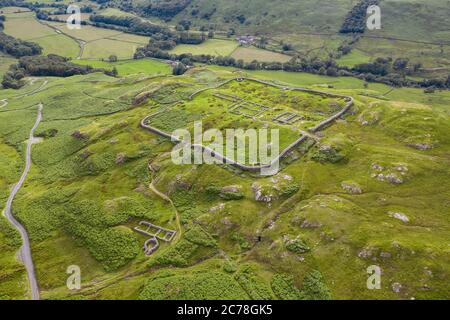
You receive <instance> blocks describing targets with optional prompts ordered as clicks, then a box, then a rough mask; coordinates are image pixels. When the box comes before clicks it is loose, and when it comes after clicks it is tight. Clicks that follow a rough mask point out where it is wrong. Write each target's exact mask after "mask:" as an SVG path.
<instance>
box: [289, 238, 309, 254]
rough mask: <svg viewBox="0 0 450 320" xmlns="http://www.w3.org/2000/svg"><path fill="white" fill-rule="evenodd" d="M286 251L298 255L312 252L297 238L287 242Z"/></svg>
mask: <svg viewBox="0 0 450 320" xmlns="http://www.w3.org/2000/svg"><path fill="white" fill-rule="evenodd" d="M286 249H287V250H288V251H290V252H293V253H297V254H301V253H306V252H308V251H310V248H309V247H308V246H307V245H306V243H305V242H303V240H301V239H300V238H296V239H294V240H289V241H287V242H286Z"/></svg>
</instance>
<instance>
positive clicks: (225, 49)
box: [170, 39, 238, 56]
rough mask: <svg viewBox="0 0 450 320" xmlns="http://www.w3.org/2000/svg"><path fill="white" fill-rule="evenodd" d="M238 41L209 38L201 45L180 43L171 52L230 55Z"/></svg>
mask: <svg viewBox="0 0 450 320" xmlns="http://www.w3.org/2000/svg"><path fill="white" fill-rule="evenodd" d="M237 47H238V43H237V42H235V41H231V40H220V39H209V40H207V41H205V42H203V43H202V44H199V45H191V44H180V45H178V46H176V47H175V49H172V50H171V51H170V53H174V54H182V53H191V54H193V55H201V54H209V55H212V56H229V55H230V54H231V53H232V52H233V51H234V50H235V49H236V48H237Z"/></svg>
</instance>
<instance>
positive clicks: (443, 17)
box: [132, 0, 450, 42]
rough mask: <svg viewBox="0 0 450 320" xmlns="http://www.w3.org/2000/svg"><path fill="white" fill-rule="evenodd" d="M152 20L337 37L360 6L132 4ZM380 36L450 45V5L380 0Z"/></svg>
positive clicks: (311, 0)
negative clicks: (151, 17) (348, 16)
mask: <svg viewBox="0 0 450 320" xmlns="http://www.w3.org/2000/svg"><path fill="white" fill-rule="evenodd" d="M132 2H133V4H134V6H136V7H139V9H140V10H141V12H145V13H146V14H148V15H153V16H158V17H161V18H163V19H166V20H171V22H172V23H173V22H179V21H182V20H189V21H191V23H192V26H194V27H202V26H204V27H209V26H212V27H215V28H216V29H218V30H228V29H230V28H234V29H236V30H237V31H241V32H251V33H270V34H282V33H288V34H292V33H295V32H330V33H337V32H338V31H339V29H340V27H341V26H342V24H343V22H344V20H345V17H346V16H347V14H348V13H349V11H350V10H351V9H352V8H353V7H354V6H355V5H356V4H357V3H358V2H359V0H240V1H230V0H133V1H132ZM380 7H381V13H382V30H379V31H374V32H372V33H376V34H377V35H383V36H395V37H400V38H408V39H422V40H425V39H426V40H436V41H439V40H442V41H444V40H447V41H449V42H450V19H448V17H449V16H450V1H448V0H380Z"/></svg>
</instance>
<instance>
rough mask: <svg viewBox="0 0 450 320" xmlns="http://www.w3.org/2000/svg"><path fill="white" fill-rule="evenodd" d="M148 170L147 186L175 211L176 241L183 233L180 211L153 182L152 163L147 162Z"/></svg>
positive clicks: (153, 171)
mask: <svg viewBox="0 0 450 320" xmlns="http://www.w3.org/2000/svg"><path fill="white" fill-rule="evenodd" d="M148 170H149V171H150V173H151V176H152V181H151V182H150V185H149V186H148V187H149V189H150V190H151V191H152V192H153V193H154V194H156V195H157V196H158V197H160V198H161V199H163V200H164V201H166V202H169V203H170V205H171V206H172V208H173V210H174V211H175V223H176V225H177V234H176V235H175V239H173V242H174V243H176V242H178V240H179V239H181V236H182V234H183V228H182V227H181V219H180V213H179V212H178V210H177V207H176V206H175V205H174V203H173V201H172V199H170V198H169V197H168V196H167V195H166V194H164V193H162V192H161V191H159V190H158V189H157V188H156V187H155V185H154V184H153V182H154V180H155V179H154V176H155V170H153V167H152V165H151V164H150V163H149V164H148Z"/></svg>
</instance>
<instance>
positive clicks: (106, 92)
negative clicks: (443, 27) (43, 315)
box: [0, 61, 450, 299]
mask: <svg viewBox="0 0 450 320" xmlns="http://www.w3.org/2000/svg"><path fill="white" fill-rule="evenodd" d="M128 63H129V64H130V66H129V67H128V68H127V66H126V64H127V63H125V62H120V64H117V65H116V66H117V68H123V70H124V71H123V73H122V74H123V75H125V74H130V73H133V72H132V70H133V68H134V67H133V64H134V63H135V62H134V61H130V62H128ZM143 70H144V69H143ZM151 70H154V69H153V67H152V68H149V69H148V71H144V72H145V73H148V74H149V77H145V76H143V75H142V74H140V75H135V76H134V75H128V76H124V77H122V78H119V79H114V78H111V77H106V76H104V75H101V74H91V75H86V76H75V77H71V78H67V79H51V78H50V79H48V80H49V81H50V82H49V84H48V85H47V86H46V87H45V88H44V90H42V91H39V92H35V93H34V94H33V95H31V96H21V93H25V92H33V88H34V87H35V86H36V87H39V82H41V81H38V82H36V83H33V84H32V85H31V84H30V85H28V86H26V87H24V88H23V89H21V90H20V91H13V90H2V91H1V94H2V97H5V98H7V99H8V101H9V103H8V105H7V106H5V107H4V108H2V110H0V119H1V120H2V121H0V123H1V125H0V135H1V136H2V139H3V140H2V144H1V146H2V147H1V148H3V149H4V150H5V154H6V156H5V157H6V158H5V160H2V162H4V163H5V165H6V164H8V165H9V166H10V167H11V166H13V168H18V169H16V171H17V170H20V168H21V166H22V161H23V160H22V158H21V156H20V155H21V154H22V150H23V141H24V140H25V139H26V136H27V132H28V130H29V128H30V126H31V125H32V122H33V120H34V117H35V113H36V108H35V106H36V104H37V103H38V102H39V101H42V103H43V104H44V121H43V122H42V124H41V125H40V126H39V128H38V131H37V134H39V135H41V136H42V137H44V139H43V141H42V142H40V143H39V144H37V145H35V146H34V147H33V155H32V157H33V167H32V170H31V172H30V176H29V178H28V179H27V183H26V185H25V186H24V188H23V189H22V190H21V191H20V193H19V194H18V198H17V201H16V202H15V205H14V206H15V207H14V210H15V213H16V215H17V216H18V217H19V219H20V220H21V221H23V223H24V224H25V225H26V226H27V229H28V232H29V234H30V238H31V242H32V250H33V256H34V259H35V266H36V271H37V275H38V281H39V284H40V287H41V293H42V296H43V298H90V299H92V298H96V299H102V298H113V299H117V298H126V299H167V298H172V299H183V298H189V299H205V298H206V299H212V298H233V299H234V298H239V299H248V298H256V299H261V298H268V299H274V298H279V299H315V298H316V299H317V298H330V297H332V298H335V299H344V298H359V299H373V298H389V299H410V298H412V297H414V298H416V299H424V298H434V299H444V298H448V292H447V291H446V288H445V284H446V283H448V280H449V275H450V261H449V260H448V255H447V250H448V248H447V245H446V241H447V239H448V237H449V233H448V228H446V226H447V225H448V224H449V220H448V216H447V215H446V214H445V213H446V212H448V201H447V199H448V197H449V196H450V194H449V193H448V190H450V186H449V185H448V179H447V177H448V175H449V174H450V172H449V169H448V168H449V164H450V159H449V158H448V154H449V150H450V140H449V138H448V137H449V136H450V135H449V132H448V125H447V124H448V121H449V118H450V113H449V112H448V108H447V107H446V106H448V104H449V103H450V95H449V94H448V92H436V93H434V94H429V95H425V94H423V92H422V91H420V90H417V89H396V90H394V91H392V90H390V88H388V87H386V86H383V85H377V84H373V85H372V84H370V85H369V86H368V87H364V85H363V82H362V81H360V80H357V79H352V78H328V77H321V76H313V75H308V74H299V73H283V72H270V71H255V72H249V73H248V75H249V76H253V77H258V78H261V79H267V80H269V81H274V82H276V83H283V84H286V85H291V86H303V87H310V88H315V89H320V90H329V91H332V92H338V93H342V94H348V95H352V96H353V97H355V99H356V107H355V108H354V109H353V111H352V114H351V115H349V116H347V117H346V118H345V119H344V120H340V121H338V123H336V125H334V126H332V127H330V128H328V129H326V130H324V131H323V132H322V133H321V139H320V142H319V144H318V145H316V146H310V147H306V148H305V146H301V147H300V148H299V149H298V150H296V151H295V152H294V154H293V155H292V156H291V157H289V159H287V162H286V163H284V164H283V171H281V172H280V173H279V174H278V175H276V176H274V177H272V178H258V177H255V176H253V175H251V174H248V173H246V172H240V171H236V170H235V169H233V168H228V167H226V166H219V165H181V166H179V165H174V164H173V163H172V161H171V160H170V157H168V152H170V150H171V149H172V146H173V145H172V143H171V142H170V141H168V140H166V139H163V138H161V137H159V136H156V135H154V134H151V133H149V132H147V131H144V130H142V129H141V128H139V126H138V124H139V122H140V121H141V119H142V118H143V117H145V116H146V115H148V114H150V113H154V112H155V111H158V110H167V107H168V106H170V105H173V104H174V103H177V102H179V103H181V104H178V106H177V107H176V108H182V104H185V105H186V106H190V107H189V108H188V110H190V112H196V111H195V110H196V108H205V106H204V103H200V104H199V102H200V101H203V100H205V99H206V100H205V101H207V100H208V99H210V100H211V97H209V94H208V93H205V95H206V96H204V97H203V96H199V98H198V99H200V100H193V101H190V100H187V97H188V96H189V95H190V94H191V93H192V92H194V91H196V90H198V89H200V88H206V87H210V86H214V85H216V84H218V83H220V82H222V81H223V80H224V79H228V78H231V77H235V76H236V73H235V72H234V70H233V69H227V68H219V67H208V68H202V67H199V68H196V69H193V70H191V71H189V73H188V74H186V75H184V76H181V77H173V76H167V75H163V74H160V76H157V77H154V76H151V75H150V73H152V72H154V71H151ZM330 85H332V86H333V87H334V88H329V86H330ZM229 86H230V87H229V88H228V87H226V88H224V89H223V90H225V91H227V90H228V91H227V92H229V93H231V94H235V95H236V94H238V95H243V96H245V97H246V99H249V100H254V101H255V102H258V101H259V102H260V101H261V99H263V97H264V100H265V102H264V103H265V104H270V103H274V101H280V103H281V104H282V105H283V106H284V105H286V106H287V105H288V102H289V101H290V100H289V99H288V100H283V99H286V98H283V96H284V93H278V92H276V90H275V89H274V90H272V89H270V90H269V89H261V88H259V86H254V85H245V84H243V86H242V87H240V85H239V84H238V83H232V84H230V85H229ZM67 90H70V92H71V94H70V95H64V93H65V92H67ZM144 92H145V93H146V94H148V100H147V101H146V102H143V103H142V104H139V105H134V104H133V101H134V97H135V96H137V95H139V94H140V93H144ZM62 95H64V100H61V96H62ZM14 97H15V98H14ZM202 99H203V100H202ZM280 99H281V100H280ZM283 101H284V102H283ZM180 112H181V111H180ZM180 112H178V111H177V112H166V113H165V117H166V118H167V119H166V120H167V121H168V122H167V123H168V124H169V125H172V126H173V125H176V124H177V123H178V122H177V121H179V120H180V118H179V116H177V115H178V114H180ZM184 112H186V111H184ZM208 112H211V110H210V111H208ZM220 117H221V116H219V117H216V118H217V119H219V118H220ZM222 118H223V117H222ZM236 121H238V122H243V121H244V118H243V119H241V120H239V119H236V120H235V121H234V122H236ZM75 131H78V132H80V133H81V134H82V136H83V137H84V138H83V139H80V138H76V136H74V135H73V133H74V132H75ZM78 136H79V135H78ZM418 144H429V145H430V147H431V148H430V149H428V150H419V149H417V148H416V147H415V146H416V145H418ZM322 145H327V146H331V148H332V149H333V150H335V151H336V152H337V154H336V155H338V159H339V160H337V161H336V159H335V158H329V157H328V155H327V154H323V153H322V151H321V150H322V149H321V148H320V146H322ZM3 149H2V150H3ZM3 154H4V153H3V152H2V155H3ZM6 159H7V160H8V161H6ZM149 162H150V163H151V165H152V166H151V167H152V168H153V169H152V170H153V172H152V171H150V170H149V168H148V166H147V164H148V163H149ZM8 168H9V167H8ZM2 172H12V174H11V176H10V177H5V178H3V176H2V179H3V180H2V181H4V183H3V182H2V185H4V186H5V187H4V188H3V190H4V192H3V193H4V194H5V196H6V191H7V189H8V188H7V186H8V185H10V184H11V183H13V181H15V179H16V178H17V177H16V175H14V174H13V173H14V172H15V171H14V170H12V171H11V170H10V169H8V170H6V171H5V170H3V171H2ZM375 174H376V175H375ZM150 182H152V185H153V187H149V185H150ZM229 186H238V187H237V188H239V190H240V191H239V195H236V196H235V197H230V195H229V194H227V195H226V196H225V195H223V194H222V192H221V190H222V188H224V187H229ZM255 186H256V188H260V189H259V190H261V192H268V193H270V194H272V199H271V200H270V202H269V203H265V202H261V201H257V200H256V198H255ZM349 186H350V187H349ZM152 188H156V189H157V190H159V192H162V193H164V194H165V195H167V196H168V197H169V198H170V199H171V201H172V202H173V206H172V205H170V204H168V203H167V202H166V201H165V200H164V199H162V198H160V196H158V194H157V193H155V192H154V189H152ZM352 190H353V191H352ZM355 190H357V191H355ZM359 190H360V191H359ZM395 213H398V214H401V215H405V216H407V218H408V221H407V222H403V221H401V220H399V219H397V218H396V216H395ZM141 219H145V220H148V221H151V222H152V223H156V224H159V225H162V226H165V227H168V228H171V229H174V230H177V232H178V234H179V236H177V238H176V239H175V240H174V241H173V242H172V243H170V244H166V243H163V244H162V247H161V248H160V249H158V251H156V253H155V254H154V255H152V256H151V257H146V256H145V255H144V254H143V252H142V251H141V246H142V244H143V242H144V241H145V238H144V237H142V236H140V235H139V234H137V233H136V232H134V231H133V230H132V228H133V227H134V226H136V225H137V223H138V221H139V220H141ZM178 220H179V221H180V225H178V224H177V221H178ZM0 231H1V233H2V234H8V233H7V232H9V231H7V229H0ZM257 235H259V236H261V241H257ZM0 244H1V245H2V246H7V245H8V242H6V238H5V236H3V237H1V236H0ZM111 247H112V248H114V250H110V248H111ZM8 250H9V251H6V252H9V253H8V257H9V258H4V260H2V261H0V263H2V265H11V263H12V261H14V260H13V259H14V258H13V252H14V249H8ZM5 257H6V256H5ZM5 259H6V260H5ZM72 264H77V265H79V266H80V267H81V270H82V275H83V278H82V289H81V291H77V292H71V291H69V290H67V288H66V287H65V281H66V278H67V274H66V273H65V271H66V268H67V266H68V265H72ZM372 264H376V265H379V266H380V267H381V268H382V270H383V276H382V290H375V291H373V290H372V291H371V290H367V289H365V283H366V279H367V273H366V268H367V267H368V266H369V265H372ZM11 266H12V267H11V268H12V269H11V270H17V271H11V272H13V273H12V274H14V276H11V279H12V280H11V281H10V282H3V281H2V292H4V297H21V296H23V294H24V293H23V291H21V290H23V287H24V286H23V281H24V280H23V273H21V272H23V271H21V270H20V268H19V266H14V264H12V265H11ZM405 270H409V271H408V272H406V271H405ZM124 279H126V280H124ZM20 281H22V282H20ZM18 283H22V284H21V285H18ZM396 283H399V284H401V290H400V291H399V292H394V291H393V289H392V288H393V287H392V286H393V285H394V284H396ZM169 287H170V288H171V289H170V290H167V288H169ZM394 287H396V286H394ZM3 288H4V289H3ZM20 288H22V289H20ZM423 288H427V289H426V290H424V289H423Z"/></svg>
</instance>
